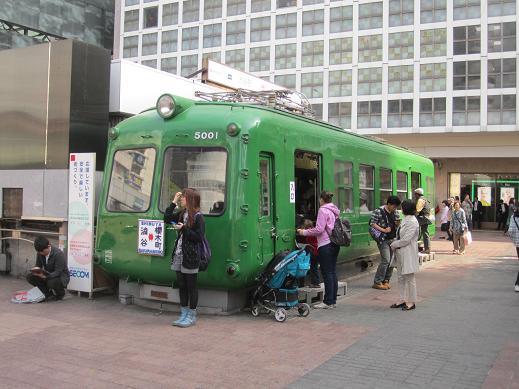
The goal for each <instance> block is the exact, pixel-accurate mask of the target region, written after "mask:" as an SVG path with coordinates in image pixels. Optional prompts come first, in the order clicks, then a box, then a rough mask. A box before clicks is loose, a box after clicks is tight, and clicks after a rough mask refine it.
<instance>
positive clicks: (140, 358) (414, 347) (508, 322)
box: [0, 232, 519, 389]
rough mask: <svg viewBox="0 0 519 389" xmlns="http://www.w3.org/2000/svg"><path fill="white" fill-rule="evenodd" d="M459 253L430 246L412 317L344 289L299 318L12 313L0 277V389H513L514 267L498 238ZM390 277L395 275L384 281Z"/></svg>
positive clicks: (106, 310)
mask: <svg viewBox="0 0 519 389" xmlns="http://www.w3.org/2000/svg"><path fill="white" fill-rule="evenodd" d="M473 235H474V239H475V242H474V243H473V244H472V245H471V246H470V247H469V248H468V250H467V255H465V256H454V255H452V254H451V251H452V246H451V243H450V242H446V241H442V240H435V241H434V242H433V243H434V245H433V248H434V250H435V251H436V252H437V253H438V254H437V256H436V258H437V260H436V261H432V262H428V263H426V264H425V265H424V266H423V268H422V270H421V271H420V273H419V274H418V276H417V283H418V293H419V301H418V304H417V309H416V310H414V311H409V312H403V311H399V310H395V309H389V305H391V304H392V303H393V302H395V301H396V300H397V298H398V291H397V285H396V280H395V284H394V285H393V288H392V289H391V290H389V291H377V290H374V289H371V288H370V286H371V282H372V276H371V275H369V276H366V277H364V278H360V279H356V280H355V281H353V282H350V283H349V292H348V295H347V296H346V297H345V298H343V299H341V300H340V301H339V303H338V305H337V308H336V309H334V310H324V311H319V310H313V311H312V313H311V315H310V316H309V317H308V318H299V317H297V316H294V317H291V318H290V319H289V320H287V322H285V323H276V322H275V321H274V320H273V318H272V317H267V316H262V317H259V318H254V317H252V316H250V314H248V313H245V312H244V313H240V314H236V315H232V316H229V317H218V316H202V317H201V318H200V320H199V323H198V324H197V325H196V326H195V327H194V328H189V329H180V328H175V327H172V326H170V323H171V321H173V320H174V319H175V318H176V316H175V315H173V314H162V315H157V312H156V311H152V310H148V309H143V308H139V307H136V306H125V305H121V304H119V303H118V301H117V299H116V298H115V297H113V296H103V297H99V298H96V299H95V300H93V301H90V300H88V299H86V298H79V297H76V296H68V297H67V298H66V299H65V300H64V301H61V302H52V303H41V304H34V305H17V304H10V303H9V302H8V301H9V298H10V296H11V294H12V293H13V292H14V291H16V290H20V289H24V288H26V285H25V283H24V282H23V281H22V280H19V279H14V278H11V277H1V278H0V388H53V389H54V388H197V389H198V388H200V389H201V388H233V389H236V388H276V389H277V388H285V387H287V388H316V387H318V388H354V389H355V388H384V389H389V388H441V389H443V388H460V389H461V388H467V389H468V388H471V389H472V388H485V389H497V388H516V389H518V388H519V309H518V308H519V293H515V292H514V290H513V284H514V281H515V277H516V275H517V271H518V270H519V262H518V261H517V257H516V254H515V248H514V247H513V245H512V244H511V243H510V241H509V240H508V239H507V238H506V237H503V235H502V234H499V233H494V232H475V233H474V234H473ZM394 278H396V276H395V277H394Z"/></svg>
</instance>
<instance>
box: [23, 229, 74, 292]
mask: <svg viewBox="0 0 519 389" xmlns="http://www.w3.org/2000/svg"><path fill="white" fill-rule="evenodd" d="M34 249H35V250H36V252H37V255H36V267H34V268H33V269H31V274H28V275H27V281H28V282H29V283H30V284H31V285H34V286H37V287H38V288H39V289H40V290H41V292H42V293H43V294H45V297H46V300H49V299H51V298H55V299H56V300H61V299H63V296H65V288H66V287H67V285H68V282H69V280H70V275H69V272H68V268H67V260H66V258H65V254H64V253H63V251H61V250H60V249H59V248H57V247H54V246H52V245H51V244H50V243H49V241H48V239H47V238H45V237H43V236H38V237H36V240H35V241H34Z"/></svg>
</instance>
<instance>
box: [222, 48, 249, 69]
mask: <svg viewBox="0 0 519 389" xmlns="http://www.w3.org/2000/svg"><path fill="white" fill-rule="evenodd" d="M225 64H226V65H227V66H230V67H232V68H235V69H238V70H241V71H245V49H239V50H229V51H227V52H225Z"/></svg>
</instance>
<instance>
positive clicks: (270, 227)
mask: <svg viewBox="0 0 519 389" xmlns="http://www.w3.org/2000/svg"><path fill="white" fill-rule="evenodd" d="M259 177H260V187H259V240H260V242H259V248H260V253H259V254H258V255H260V256H261V257H262V258H261V259H262V262H263V263H267V262H269V261H270V260H271V259H272V258H273V257H274V253H275V252H276V239H277V234H276V223H275V222H276V218H275V209H274V193H275V180H274V177H275V175H274V156H273V155H270V154H261V155H260V159H259Z"/></svg>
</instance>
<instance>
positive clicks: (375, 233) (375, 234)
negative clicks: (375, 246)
mask: <svg viewBox="0 0 519 389" xmlns="http://www.w3.org/2000/svg"><path fill="white" fill-rule="evenodd" d="M369 234H370V235H371V237H372V238H373V240H374V241H375V242H377V243H382V242H383V241H384V240H386V234H385V233H383V232H382V231H379V230H377V229H376V228H375V227H369Z"/></svg>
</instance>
